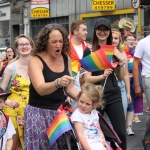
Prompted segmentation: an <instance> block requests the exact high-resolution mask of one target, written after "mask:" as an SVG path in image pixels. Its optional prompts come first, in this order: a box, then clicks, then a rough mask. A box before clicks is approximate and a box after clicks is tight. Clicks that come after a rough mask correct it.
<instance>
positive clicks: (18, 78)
mask: <svg viewBox="0 0 150 150" xmlns="http://www.w3.org/2000/svg"><path fill="white" fill-rule="evenodd" d="M15 48H16V51H17V52H18V53H19V59H18V60H16V61H15V62H13V63H12V64H9V65H8V66H7V67H6V69H5V71H4V77H3V81H2V85H1V87H2V89H4V90H6V89H7V87H8V84H9V81H10V79H11V77H12V74H13V71H14V68H15V74H14V78H13V81H12V84H11V87H10V89H9V92H11V93H12V94H11V95H10V96H9V97H8V99H7V101H6V107H5V108H4V112H5V114H7V115H8V116H10V117H11V119H12V122H13V125H14V127H15V129H16V135H14V136H13V150H16V148H17V147H18V149H20V150H23V149H24V110H25V107H26V104H27V103H28V97H29V84H30V80H29V76H28V74H27V68H28V67H27V66H28V60H29V58H30V54H31V51H32V50H34V43H33V41H32V39H31V38H30V37H28V36H25V35H23V34H21V35H19V36H18V37H17V38H16V40H15Z"/></svg>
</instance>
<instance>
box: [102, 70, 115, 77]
mask: <svg viewBox="0 0 150 150" xmlns="http://www.w3.org/2000/svg"><path fill="white" fill-rule="evenodd" d="M112 72H113V70H112V69H111V68H109V69H105V71H104V74H103V76H104V79H105V78H107V77H108V76H109V75H110V74H111V73H112Z"/></svg>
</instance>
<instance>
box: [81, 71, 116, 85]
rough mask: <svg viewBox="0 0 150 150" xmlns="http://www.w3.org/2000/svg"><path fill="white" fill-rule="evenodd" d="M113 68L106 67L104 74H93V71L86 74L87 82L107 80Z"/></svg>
mask: <svg viewBox="0 0 150 150" xmlns="http://www.w3.org/2000/svg"><path fill="white" fill-rule="evenodd" d="M112 71H113V70H112V69H105V71H104V74H102V75H98V76H92V73H91V72H88V73H85V74H84V79H85V81H86V82H90V83H96V82H99V81H102V80H105V79H106V77H108V76H109V75H110V74H111V73H112Z"/></svg>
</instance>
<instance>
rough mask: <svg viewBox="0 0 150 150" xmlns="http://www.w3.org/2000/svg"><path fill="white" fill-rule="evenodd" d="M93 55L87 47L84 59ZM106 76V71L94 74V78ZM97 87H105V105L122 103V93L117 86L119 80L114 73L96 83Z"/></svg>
mask: <svg viewBox="0 0 150 150" xmlns="http://www.w3.org/2000/svg"><path fill="white" fill-rule="evenodd" d="M90 53H91V51H90V49H89V48H88V47H87V48H86V49H85V51H84V54H83V57H85V56H87V55H89V54H90ZM102 74H104V70H100V71H95V72H92V76H98V75H102ZM95 84H96V85H101V86H104V92H103V99H104V101H105V104H111V103H114V102H117V101H121V91H120V88H119V86H118V84H117V79H116V76H115V73H114V70H113V72H112V73H111V74H110V75H109V76H108V78H107V79H106V82H105V80H102V81H99V82H97V83H95Z"/></svg>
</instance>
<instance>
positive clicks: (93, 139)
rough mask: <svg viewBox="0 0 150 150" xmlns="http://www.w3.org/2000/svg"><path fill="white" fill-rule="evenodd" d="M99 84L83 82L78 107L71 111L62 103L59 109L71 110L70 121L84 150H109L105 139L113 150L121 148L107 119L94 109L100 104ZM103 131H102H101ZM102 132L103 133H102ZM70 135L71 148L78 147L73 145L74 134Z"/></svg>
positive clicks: (100, 89)
mask: <svg viewBox="0 0 150 150" xmlns="http://www.w3.org/2000/svg"><path fill="white" fill-rule="evenodd" d="M101 91H102V88H101V87H100V86H95V85H93V84H91V83H85V84H84V85H83V86H82V90H81V92H80V94H79V96H78V108H77V109H76V110H75V111H74V112H73V111H72V110H71V109H70V108H69V107H64V106H63V105H62V106H61V107H60V108H59V109H60V110H62V108H63V110H64V109H65V110H67V111H69V112H71V113H72V112H73V114H72V115H71V122H72V123H73V126H74V132H75V133H76V134H77V137H78V139H79V141H80V143H81V145H82V147H83V149H86V150H88V149H89V150H110V147H109V145H108V144H107V142H106V140H107V141H109V142H110V145H111V147H113V150H121V148H120V147H119V144H118V143H121V141H120V139H119V138H118V136H117V135H116V133H115V132H114V131H113V129H112V128H111V127H110V126H109V124H108V123H107V121H106V120H105V119H104V118H103V117H102V116H101V115H100V114H99V113H98V112H97V111H96V110H95V109H96V107H98V106H101V107H102V102H101V97H102V96H101V95H102V94H101V93H102V92H101ZM102 131H103V132H102ZM103 133H104V135H103ZM72 136H73V138H72V137H71V150H73V149H74V150H77V149H80V148H81V147H80V148H79V146H78V147H77V146H75V142H76V143H77V141H78V140H76V135H75V134H74V135H73V134H72ZM105 138H106V140H105Z"/></svg>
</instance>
